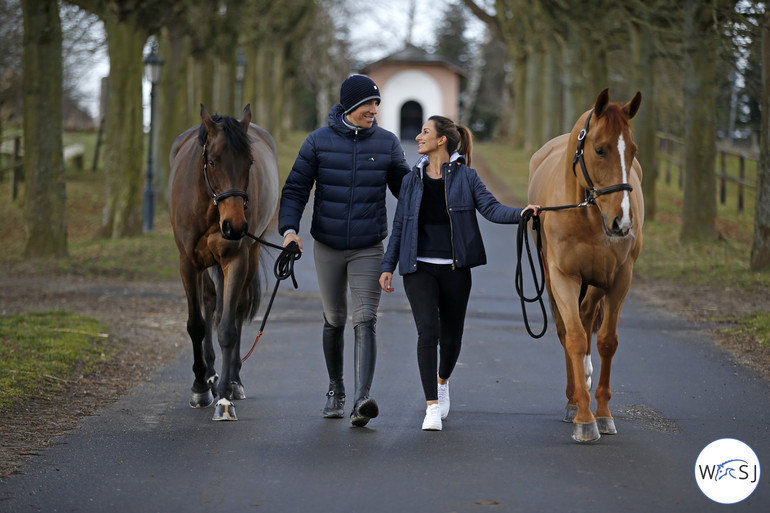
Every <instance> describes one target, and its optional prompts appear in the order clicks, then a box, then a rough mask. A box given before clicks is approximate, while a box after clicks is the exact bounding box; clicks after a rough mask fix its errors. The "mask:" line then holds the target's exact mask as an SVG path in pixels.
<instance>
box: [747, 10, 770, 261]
mask: <svg viewBox="0 0 770 513" xmlns="http://www.w3.org/2000/svg"><path fill="white" fill-rule="evenodd" d="M762 91H763V93H762V121H761V124H762V128H761V135H760V138H761V139H760V140H761V141H762V143H761V145H760V146H761V149H760V152H759V163H758V165H757V195H756V199H755V204H754V239H753V241H752V244H751V269H752V270H754V271H759V270H764V269H770V11H768V10H765V15H764V19H763V23H762Z"/></svg>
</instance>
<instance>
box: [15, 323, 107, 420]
mask: <svg viewBox="0 0 770 513" xmlns="http://www.w3.org/2000/svg"><path fill="white" fill-rule="evenodd" d="M114 351H116V348H115V345H114V343H110V336H109V335H108V329H107V326H105V325H104V324H102V323H101V322H99V321H97V320H96V319H93V318H91V317H85V316H81V315H76V314H72V313H67V312H62V311H57V312H43V313H28V314H24V315H13V316H8V317H0V407H4V406H8V405H11V404H13V403H14V402H17V401H24V400H27V399H30V398H38V397H48V396H50V395H51V394H54V393H55V392H56V391H57V389H58V388H59V387H61V386H62V385H64V384H66V383H67V382H68V381H70V380H72V379H73V378H77V377H78V376H79V375H81V374H82V373H84V372H88V371H89V370H91V369H93V368H94V367H95V366H96V365H97V364H98V363H99V362H101V361H104V360H106V359H107V358H109V357H110V355H111V354H113V353H114Z"/></svg>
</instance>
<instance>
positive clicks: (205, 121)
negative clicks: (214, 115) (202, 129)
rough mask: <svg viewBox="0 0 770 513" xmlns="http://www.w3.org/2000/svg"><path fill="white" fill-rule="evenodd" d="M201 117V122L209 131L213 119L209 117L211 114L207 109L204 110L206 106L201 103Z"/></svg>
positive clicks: (212, 127) (211, 129)
mask: <svg viewBox="0 0 770 513" xmlns="http://www.w3.org/2000/svg"><path fill="white" fill-rule="evenodd" d="M201 119H202V120H203V124H204V125H206V130H208V131H209V132H211V131H213V130H214V128H215V126H214V121H213V120H212V119H211V116H210V115H209V111H207V110H206V107H204V106H203V104H202V103H201Z"/></svg>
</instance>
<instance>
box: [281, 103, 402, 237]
mask: <svg viewBox="0 0 770 513" xmlns="http://www.w3.org/2000/svg"><path fill="white" fill-rule="evenodd" d="M343 111H344V108H343V107H342V105H339V104H338V105H335V106H334V107H332V109H331V111H330V112H329V124H328V126H325V127H322V128H319V129H317V130H315V131H314V132H312V133H311V134H310V135H308V137H307V139H305V142H304V143H303V144H302V147H301V148H300V150H299V154H298V155H297V159H296V160H295V162H294V166H293V167H292V169H291V172H290V173H289V176H288V178H287V179H286V183H285V184H284V187H283V191H282V193H281V206H280V210H279V213H278V232H279V233H280V234H281V235H283V233H284V232H285V231H286V230H287V229H289V228H292V229H294V230H295V231H297V232H299V223H300V219H301V218H302V212H303V211H304V209H305V205H306V204H307V202H308V198H309V197H310V191H311V190H312V189H313V186H315V196H314V199H313V201H314V203H313V219H312V222H311V225H310V234H311V235H312V236H313V238H314V239H315V240H317V241H319V242H321V243H323V244H326V245H327V246H331V247H332V248H334V249H358V248H364V247H367V246H371V245H373V244H376V243H378V242H380V241H382V240H383V239H384V238H385V237H387V235H388V217H387V211H386V208H385V194H386V193H385V190H386V187H387V188H390V191H391V192H392V193H393V195H394V196H395V197H396V198H398V194H399V190H400V189H401V181H402V179H403V177H404V176H405V175H406V174H408V173H409V165H408V164H407V163H406V159H405V157H404V150H403V149H402V148H401V143H400V142H399V140H398V138H397V137H396V136H395V135H394V134H392V133H391V132H389V131H387V130H385V129H383V128H380V127H378V126H377V125H376V122H375V125H374V126H372V127H371V128H367V129H360V128H359V129H353V128H350V127H349V126H348V125H346V124H345V123H343V122H342V119H341V116H342V112H343Z"/></svg>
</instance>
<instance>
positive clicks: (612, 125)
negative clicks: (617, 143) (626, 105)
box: [602, 103, 630, 134]
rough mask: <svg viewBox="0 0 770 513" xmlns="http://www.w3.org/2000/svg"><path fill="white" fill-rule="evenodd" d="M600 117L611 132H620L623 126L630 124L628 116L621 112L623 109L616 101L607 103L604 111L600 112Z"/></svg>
mask: <svg viewBox="0 0 770 513" xmlns="http://www.w3.org/2000/svg"><path fill="white" fill-rule="evenodd" d="M602 119H603V120H604V126H605V129H606V130H607V132H609V133H611V134H616V133H619V132H622V131H623V129H624V128H627V127H628V126H629V125H630V123H629V121H628V118H627V117H626V116H625V114H623V110H622V109H621V107H620V105H618V104H617V103H610V104H609V105H607V107H606V108H605V109H604V112H602Z"/></svg>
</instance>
